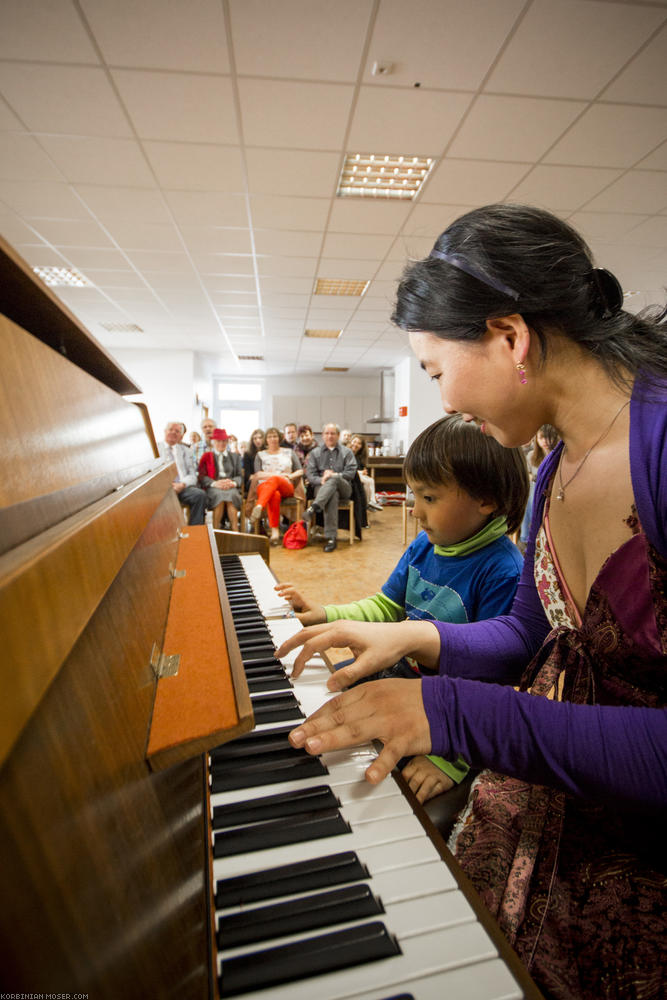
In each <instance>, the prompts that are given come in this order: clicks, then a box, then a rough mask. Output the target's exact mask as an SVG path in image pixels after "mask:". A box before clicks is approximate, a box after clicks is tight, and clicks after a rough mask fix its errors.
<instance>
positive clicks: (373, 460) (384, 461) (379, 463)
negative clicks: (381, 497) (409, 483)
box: [368, 456, 405, 493]
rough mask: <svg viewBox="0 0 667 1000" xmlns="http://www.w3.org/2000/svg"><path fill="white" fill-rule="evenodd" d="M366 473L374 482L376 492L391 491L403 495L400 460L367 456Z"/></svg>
mask: <svg viewBox="0 0 667 1000" xmlns="http://www.w3.org/2000/svg"><path fill="white" fill-rule="evenodd" d="M368 472H369V473H370V475H371V476H372V477H373V479H374V480H375V489H376V490H391V491H396V492H399V493H405V480H404V479H403V459H402V458H388V457H387V458H385V457H382V456H373V457H371V456H369V458H368Z"/></svg>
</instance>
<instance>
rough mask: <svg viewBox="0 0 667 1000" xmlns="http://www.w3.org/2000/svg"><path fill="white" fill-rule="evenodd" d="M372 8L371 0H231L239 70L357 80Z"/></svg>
mask: <svg viewBox="0 0 667 1000" xmlns="http://www.w3.org/2000/svg"><path fill="white" fill-rule="evenodd" d="M371 9H372V4H371V2H370V0H336V3H335V4H332V3H330V2H329V0H281V2H280V3H279V4H277V3H275V0H230V12H231V20H232V37H233V40H234V53H235V56H236V65H237V70H238V72H239V73H241V74H243V75H250V76H277V77H290V78H292V79H300V80H303V79H310V80H347V81H354V80H355V79H356V76H357V71H358V65H359V59H360V57H361V52H362V48H363V45H364V36H365V33H366V29H367V25H368V20H369V16H370V12H371Z"/></svg>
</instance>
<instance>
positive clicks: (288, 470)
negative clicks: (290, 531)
mask: <svg viewBox="0 0 667 1000" xmlns="http://www.w3.org/2000/svg"><path fill="white" fill-rule="evenodd" d="M255 473H256V474H257V482H258V485H257V503H256V504H255V506H254V507H253V510H252V514H251V515H250V520H251V521H252V522H253V523H255V522H256V521H259V519H260V517H261V516H262V514H263V513H264V510H266V512H267V514H268V518H269V526H270V528H271V545H280V501H281V500H284V499H285V497H291V496H294V486H295V483H296V482H298V481H299V480H301V478H302V477H303V469H302V467H301V462H300V461H299V459H298V456H297V454H296V452H295V451H293V450H292V449H291V448H281V447H280V431H279V430H278V428H277V427H269V429H268V431H267V432H266V448H264V449H263V450H262V451H259V452H258V453H257V455H256V456H255Z"/></svg>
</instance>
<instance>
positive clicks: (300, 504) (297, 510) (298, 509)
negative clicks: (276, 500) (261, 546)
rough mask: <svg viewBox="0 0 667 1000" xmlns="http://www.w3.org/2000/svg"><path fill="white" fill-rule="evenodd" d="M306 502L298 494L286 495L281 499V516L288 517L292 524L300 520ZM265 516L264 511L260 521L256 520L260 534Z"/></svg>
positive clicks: (256, 530) (256, 531)
mask: <svg viewBox="0 0 667 1000" xmlns="http://www.w3.org/2000/svg"><path fill="white" fill-rule="evenodd" d="M305 503H306V502H305V500H304V498H303V497H298V496H296V495H295V496H293V497H285V499H284V500H281V501H280V516H281V517H286V518H287V520H288V521H290V522H291V523H292V524H293V523H294V522H295V521H300V520H301V518H302V517H303V511H304V507H305ZM265 516H266V513H264V515H263V516H262V517H261V518H260V519H259V521H255V534H256V535H258V534H259V526H260V523H261V521H262V520H263V519H264V517H265Z"/></svg>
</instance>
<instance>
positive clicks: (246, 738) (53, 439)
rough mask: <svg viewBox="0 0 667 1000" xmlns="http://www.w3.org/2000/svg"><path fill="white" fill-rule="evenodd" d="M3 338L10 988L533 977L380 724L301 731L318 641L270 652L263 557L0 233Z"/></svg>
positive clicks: (322, 672) (432, 983)
mask: <svg viewBox="0 0 667 1000" xmlns="http://www.w3.org/2000/svg"><path fill="white" fill-rule="evenodd" d="M0 343H1V349H2V353H1V372H2V374H1V379H2V393H1V394H0V412H1V414H2V424H1V426H2V429H3V435H2V439H3V445H4V449H3V462H2V467H3V475H2V478H1V479H0V497H1V503H0V623H1V625H2V638H3V654H4V655H3V656H2V660H1V665H0V672H1V677H2V691H1V696H0V713H1V719H2V724H1V725H0V865H1V866H2V886H3V900H2V906H1V907H0V986H1V987H2V991H3V992H5V993H14V994H43V995H48V994H52V995H56V994H62V995H69V996H75V995H76V994H79V995H82V996H88V997H90V998H91V1000H107V998H108V1000H118V998H121V997H122V998H125V1000H133V998H135V997H136V998H142V1000H145V998H151V1000H161V998H172V997H173V998H174V1000H176V998H178V1000H189V998H193V1000H194V998H196V1000H202V998H208V1000H217V998H218V997H219V996H220V995H222V996H225V997H226V996H234V995H239V994H245V995H253V996H254V995H256V996H257V997H262V998H270V1000H279V998H282V997H284V998H285V1000H287V998H289V1000H294V998H297V1000H298V998H299V997H304V998H305V997H306V996H308V997H310V996H311V995H313V994H315V995H317V996H318V997H320V998H322V1000H324V998H331V1000H333V998H341V1000H342V998H343V997H356V998H359V1000H382V998H383V997H389V996H398V995H401V996H414V997H415V998H416V1000H430V998H431V997H436V996H437V997H441V996H443V995H448V996H451V997H452V998H455V1000H459V998H468V1000H501V998H504V1000H508V998H520V997H538V996H539V994H538V993H537V991H536V989H535V987H534V985H533V984H532V983H531V981H530V979H529V977H528V976H527V974H526V973H525V971H524V970H523V969H522V967H521V966H520V964H519V963H518V960H517V959H516V957H515V956H514V954H513V953H512V951H511V949H509V948H508V946H507V945H506V943H505V942H504V939H503V938H502V936H501V935H500V934H499V932H498V931H497V929H496V928H495V925H494V924H493V921H491V919H490V918H489V916H488V915H487V914H486V913H485V911H484V910H483V908H482V907H481V905H480V904H479V901H478V900H477V899H476V897H475V895H474V893H473V892H472V890H471V889H470V888H469V886H468V885H467V884H466V880H465V878H464V877H463V876H462V875H461V873H460V871H459V870H458V868H457V866H456V863H455V861H454V860H453V859H452V858H451V856H450V855H449V854H448V852H447V850H446V848H445V847H444V844H443V843H442V841H441V840H440V839H439V837H438V835H437V833H436V831H434V830H433V828H432V827H430V826H429V823H428V820H427V819H426V818H425V817H424V815H423V813H422V812H421V810H419V808H418V807H417V806H416V803H415V801H414V799H413V798H412V797H411V795H410V793H409V791H408V790H407V789H406V788H405V787H404V786H402V785H401V783H400V780H397V781H396V782H394V781H393V780H392V779H388V781H387V782H385V783H383V786H382V787H381V788H380V789H379V790H374V789H372V788H371V787H370V786H369V785H368V784H367V783H365V782H364V781H363V770H364V769H365V767H366V766H368V762H369V760H370V759H371V758H372V755H373V754H374V752H375V750H374V748H373V747H363V748H359V750H357V751H354V752H351V753H349V754H344V753H340V754H332V755H326V756H325V758H324V759H318V758H312V759H310V758H309V759H308V760H305V761H304V756H305V755H303V754H302V753H301V754H299V753H298V752H296V751H292V750H290V749H289V748H288V747H287V746H286V733H287V731H288V730H289V728H291V727H292V726H293V725H294V724H295V722H297V721H298V719H299V718H302V717H303V713H304V712H305V713H307V712H309V711H311V710H312V708H313V707H315V706H316V705H317V704H319V702H320V700H321V699H322V698H323V697H324V686H323V685H324V680H325V679H326V665H323V664H322V663H320V664H319V669H318V668H317V665H316V669H313V670H312V671H308V672H307V674H306V675H304V681H303V683H300V682H297V683H296V685H292V683H291V681H290V680H289V678H288V677H287V676H286V675H285V672H284V670H283V665H281V664H279V663H276V662H275V661H273V656H272V644H273V642H274V641H275V642H278V641H280V639H281V637H282V636H283V635H284V634H285V629H288V630H289V629H293V628H295V627H298V625H297V623H296V622H295V620H294V619H290V618H288V617H285V615H284V609H282V608H281V607H280V606H279V605H278V606H274V605H275V601H274V600H273V599H272V598H271V596H270V595H271V583H272V579H271V576H270V573H269V571H268V569H267V567H266V565H265V564H264V563H263V561H262V560H261V559H260V558H259V557H257V556H241V557H240V558H238V557H235V556H228V555H226V556H223V557H221V558H220V557H219V549H221V548H223V546H222V545H221V544H220V542H219V539H217V540H216V537H215V535H216V533H214V532H212V530H211V529H209V528H207V527H203V526H202V527H197V528H188V527H187V526H186V525H185V524H184V520H183V514H182V510H181V508H180V505H179V504H178V501H177V499H176V496H175V494H174V491H173V490H172V488H171V483H172V479H173V469H172V468H171V467H170V466H167V465H165V463H164V462H163V461H162V460H161V459H160V458H159V457H158V453H157V447H156V443H155V439H154V436H153V431H152V428H151V424H150V420H149V419H148V415H147V413H146V411H145V410H144V409H142V408H141V407H140V406H138V405H136V404H134V403H131V402H129V401H127V400H126V399H124V398H123V397H124V395H128V394H132V393H136V392H137V391H138V388H137V387H136V386H135V385H134V384H133V383H132V381H131V379H130V378H129V377H128V376H127V374H126V373H125V372H123V370H122V369H121V368H119V366H118V365H117V364H116V363H115V362H114V361H113V359H112V358H111V357H110V356H109V355H108V354H107V353H106V352H105V351H104V349H103V348H102V347H101V346H100V345H99V344H98V343H97V342H96V341H95V340H94V339H93V338H92V337H91V336H90V335H89V334H88V333H87V332H86V331H85V330H84V329H83V328H82V327H81V326H80V324H79V323H78V322H77V320H76V319H75V318H74V317H73V316H72V315H71V313H69V311H68V310H67V309H66V308H65V307H64V306H63V305H62V304H61V303H60V302H59V301H58V300H57V299H56V297H55V296H54V295H53V294H52V293H51V292H50V290H49V289H48V288H46V286H44V285H42V283H41V282H39V281H37V280H36V279H34V278H33V275H32V273H31V271H30V269H29V267H28V266H27V265H26V264H25V262H23V261H22V260H21V259H20V258H19V257H18V255H17V254H16V253H15V252H14V251H13V250H12V249H11V248H10V247H9V246H8V245H6V244H2V243H1V242H0ZM241 544H243V543H241ZM224 547H225V548H227V546H226V545H225V546H224ZM267 594H268V596H267ZM267 637H268V638H267Z"/></svg>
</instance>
